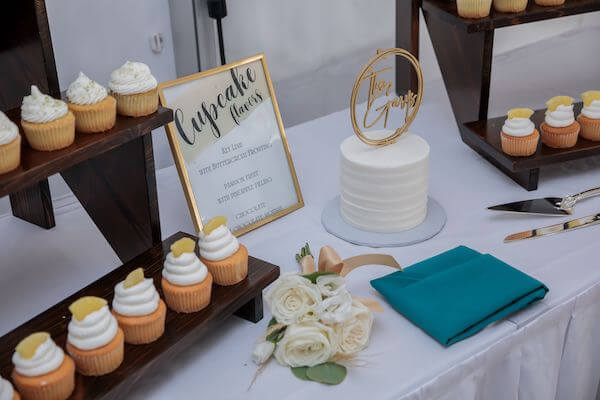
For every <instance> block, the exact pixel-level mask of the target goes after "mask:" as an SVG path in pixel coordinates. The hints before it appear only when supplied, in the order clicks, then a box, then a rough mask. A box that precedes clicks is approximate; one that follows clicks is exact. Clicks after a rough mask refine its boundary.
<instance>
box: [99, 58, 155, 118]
mask: <svg viewBox="0 0 600 400" xmlns="http://www.w3.org/2000/svg"><path fill="white" fill-rule="evenodd" d="M108 87H109V88H110V91H111V93H112V95H113V96H114V97H115V98H116V99H117V111H118V112H119V114H121V115H125V116H129V117H141V116H144V115H148V114H152V113H153V112H155V111H156V110H157V108H158V82H157V81H156V78H154V76H152V73H151V72H150V68H149V67H148V66H147V65H146V64H144V63H141V62H132V61H127V62H126V63H125V64H123V65H122V66H120V67H119V68H117V69H115V70H114V71H113V72H112V73H111V74H110V82H108Z"/></svg>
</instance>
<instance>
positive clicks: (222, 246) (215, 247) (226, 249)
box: [198, 217, 248, 286]
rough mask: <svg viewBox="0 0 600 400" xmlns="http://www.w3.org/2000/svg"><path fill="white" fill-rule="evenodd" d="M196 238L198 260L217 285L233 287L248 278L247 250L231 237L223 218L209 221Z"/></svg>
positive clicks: (225, 220)
mask: <svg viewBox="0 0 600 400" xmlns="http://www.w3.org/2000/svg"><path fill="white" fill-rule="evenodd" d="M198 236H199V240H198V247H199V248H200V258H201V259H202V261H203V262H204V264H206V267H207V268H208V270H209V271H210V273H211V274H212V275H213V277H214V279H215V283H216V284H217V285H221V286H229V285H235V284H236V283H239V282H241V281H242V280H244V279H245V278H246V276H248V249H246V246H244V245H243V244H241V243H239V242H238V240H237V238H236V237H235V236H233V234H232V233H231V231H230V230H229V228H228V227H227V219H226V218H225V217H215V218H213V219H212V220H210V221H209V222H208V223H207V224H206V225H205V226H204V228H203V229H202V232H200V233H199V234H198Z"/></svg>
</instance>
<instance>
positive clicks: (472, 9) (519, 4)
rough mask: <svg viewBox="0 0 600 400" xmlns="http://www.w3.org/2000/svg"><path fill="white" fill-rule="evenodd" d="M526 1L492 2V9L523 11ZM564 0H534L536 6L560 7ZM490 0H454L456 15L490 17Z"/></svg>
mask: <svg viewBox="0 0 600 400" xmlns="http://www.w3.org/2000/svg"><path fill="white" fill-rule="evenodd" d="M527 2H528V0H494V9H495V10H496V11H498V12H502V13H518V12H522V11H525V9H526V8H527ZM564 3H565V0H535V4H537V5H538V6H545V7H547V6H560V5H562V4H564ZM491 5H492V0H456V9H457V11H458V15H459V16H461V17H463V18H485V17H487V16H488V15H490V8H491Z"/></svg>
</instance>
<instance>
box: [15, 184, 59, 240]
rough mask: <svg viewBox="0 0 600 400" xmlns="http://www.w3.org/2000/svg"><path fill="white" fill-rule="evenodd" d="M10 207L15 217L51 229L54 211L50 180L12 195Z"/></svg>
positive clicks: (53, 224)
mask: <svg viewBox="0 0 600 400" xmlns="http://www.w3.org/2000/svg"><path fill="white" fill-rule="evenodd" d="M10 206H11V208H12V213H13V215H14V216H15V217H18V218H21V219H23V220H25V221H27V222H30V223H32V224H35V225H37V226H39V227H42V228H45V229H50V228H54V226H55V225H56V224H55V223H54V210H53V209H52V196H51V195H50V186H49V185H48V179H44V180H43V181H40V182H38V183H36V184H35V185H31V186H30V187H28V188H27V189H24V190H21V191H20V192H14V193H12V194H11V195H10Z"/></svg>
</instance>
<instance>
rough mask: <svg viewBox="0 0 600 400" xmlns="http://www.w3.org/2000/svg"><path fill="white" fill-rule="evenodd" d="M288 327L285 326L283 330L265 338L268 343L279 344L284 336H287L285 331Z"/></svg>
mask: <svg viewBox="0 0 600 400" xmlns="http://www.w3.org/2000/svg"><path fill="white" fill-rule="evenodd" d="M286 328H287V326H284V327H283V328H281V329H278V330H276V331H273V332H271V333H270V334H268V335H267V337H266V338H265V339H266V340H267V341H269V342H272V343H275V344H277V342H279V341H280V340H281V339H283V335H284V334H285V329H286Z"/></svg>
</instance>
